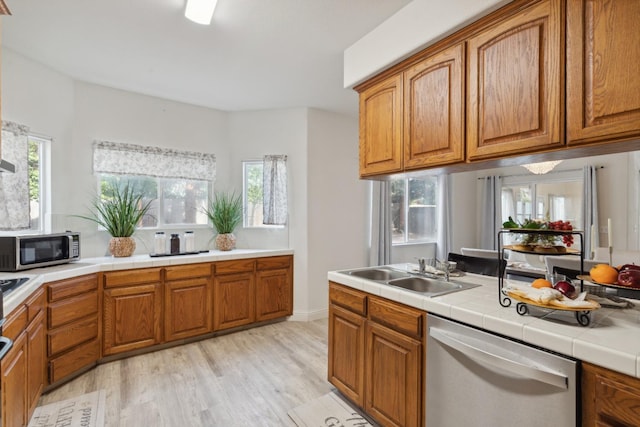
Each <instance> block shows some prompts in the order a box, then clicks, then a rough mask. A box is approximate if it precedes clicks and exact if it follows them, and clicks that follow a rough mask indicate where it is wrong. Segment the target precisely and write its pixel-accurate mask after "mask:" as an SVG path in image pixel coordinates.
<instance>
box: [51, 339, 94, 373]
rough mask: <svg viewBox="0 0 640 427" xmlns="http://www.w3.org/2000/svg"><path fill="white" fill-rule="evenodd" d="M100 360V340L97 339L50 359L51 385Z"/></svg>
mask: <svg viewBox="0 0 640 427" xmlns="http://www.w3.org/2000/svg"><path fill="white" fill-rule="evenodd" d="M99 358H100V340H99V339H97V338H96V339H94V340H92V341H89V342H86V343H84V344H81V345H79V346H77V347H75V348H73V349H72V350H71V351H68V352H66V353H63V354H62V355H60V356H57V357H53V358H51V359H49V384H54V383H56V382H58V381H61V380H63V379H65V378H66V377H69V376H70V375H72V374H74V373H76V372H79V371H80V370H81V369H84V368H87V367H89V366H91V365H95V364H96V361H97V360H98V359H99Z"/></svg>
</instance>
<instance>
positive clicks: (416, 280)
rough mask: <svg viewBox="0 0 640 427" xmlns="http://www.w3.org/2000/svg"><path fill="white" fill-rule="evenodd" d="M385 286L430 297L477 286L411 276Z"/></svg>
mask: <svg viewBox="0 0 640 427" xmlns="http://www.w3.org/2000/svg"><path fill="white" fill-rule="evenodd" d="M387 284H389V285H391V286H396V287H399V288H403V289H406V290H408V291H413V292H419V293H421V294H428V295H430V296H435V295H444V294H448V293H450V292H457V291H462V290H464V289H470V288H474V287H476V286H477V285H472V284H468V283H461V282H447V281H445V280H440V279H430V278H428V277H421V276H411V277H405V278H402V279H395V280H389V281H388V282H387Z"/></svg>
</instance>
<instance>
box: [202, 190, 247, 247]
mask: <svg viewBox="0 0 640 427" xmlns="http://www.w3.org/2000/svg"><path fill="white" fill-rule="evenodd" d="M205 213H206V214H207V217H209V220H210V221H211V224H212V225H213V228H215V229H216V231H217V232H218V235H217V236H216V247H217V248H218V249H219V250H221V251H230V250H231V249H233V248H234V247H235V245H236V237H235V236H234V235H233V231H234V230H235V229H236V227H237V226H238V225H239V224H240V223H241V222H242V197H241V196H240V195H236V193H235V192H233V193H228V192H220V193H216V194H215V195H214V197H213V200H212V201H211V203H210V204H209V206H208V208H207V209H206V210H205Z"/></svg>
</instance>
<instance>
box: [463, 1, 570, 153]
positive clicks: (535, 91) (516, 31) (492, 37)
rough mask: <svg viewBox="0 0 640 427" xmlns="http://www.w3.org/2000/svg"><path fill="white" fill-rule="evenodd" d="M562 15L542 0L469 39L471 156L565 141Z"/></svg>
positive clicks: (559, 7) (527, 149)
mask: <svg viewBox="0 0 640 427" xmlns="http://www.w3.org/2000/svg"><path fill="white" fill-rule="evenodd" d="M563 16H564V15H563V9H562V2H561V1H560V0H543V1H540V2H537V3H535V4H533V5H532V6H530V7H528V8H526V9H525V10H523V11H522V12H520V13H518V14H516V15H514V16H513V17H511V18H508V19H505V20H502V21H500V22H499V23H498V24H496V25H494V26H492V27H490V28H488V29H487V30H485V31H483V32H481V33H479V34H478V35H476V36H474V37H473V38H471V39H469V42H468V60H467V64H468V79H467V81H468V95H467V158H468V159H469V160H476V159H485V158H498V157H504V156H507V155H515V154H520V153H527V152H532V151H543V150H545V149H551V148H556V147H560V146H562V145H563V141H564V140H563V132H564V128H563V123H564V110H563V105H564V104H563V102H564V98H563V93H564V90H563V88H564V85H563V82H564V75H563V70H564V68H563V59H564V45H563V43H564V40H563V38H562V34H563Z"/></svg>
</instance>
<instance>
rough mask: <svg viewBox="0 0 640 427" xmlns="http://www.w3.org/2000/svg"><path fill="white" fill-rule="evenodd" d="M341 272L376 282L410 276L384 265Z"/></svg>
mask: <svg viewBox="0 0 640 427" xmlns="http://www.w3.org/2000/svg"><path fill="white" fill-rule="evenodd" d="M343 273H346V274H349V275H351V276H356V277H361V278H363V279H369V280H375V281H377V282H386V281H389V280H394V279H400V278H410V277H412V276H411V275H410V274H408V273H404V272H402V271H398V270H393V269H391V268H385V267H375V268H366V269H362V270H349V271H344V272H343Z"/></svg>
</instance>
